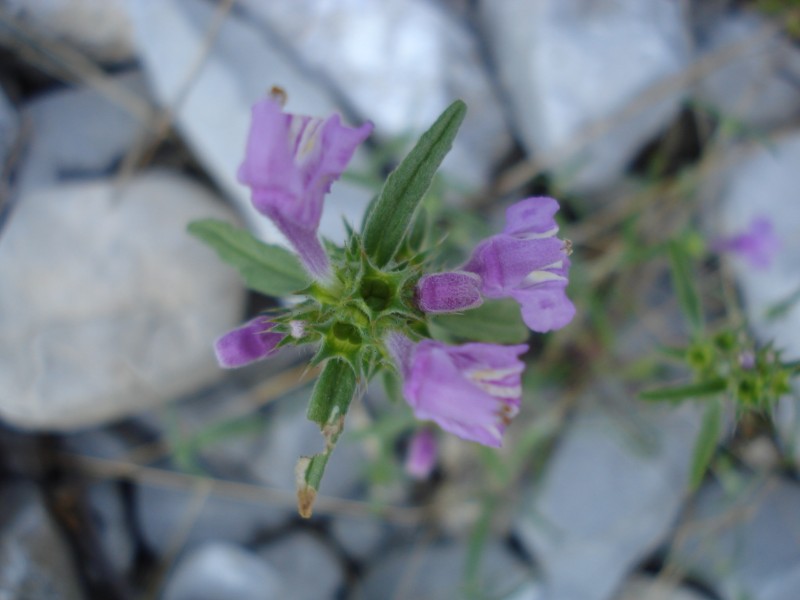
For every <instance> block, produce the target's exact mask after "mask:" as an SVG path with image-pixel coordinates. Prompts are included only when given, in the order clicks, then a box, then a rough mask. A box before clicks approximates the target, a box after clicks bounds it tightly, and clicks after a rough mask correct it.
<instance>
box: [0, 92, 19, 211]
mask: <svg viewBox="0 0 800 600" xmlns="http://www.w3.org/2000/svg"><path fill="white" fill-rule="evenodd" d="M17 135H19V117H18V116H17V111H16V110H15V109H14V107H13V106H12V105H11V101H10V100H9V99H8V97H7V96H6V95H5V94H4V93H3V90H2V89H0V165H3V166H4V167H5V165H6V161H7V160H8V159H9V155H10V153H11V150H12V148H13V147H14V144H15V143H16V140H17ZM4 185H5V184H4ZM0 206H2V205H0Z"/></svg>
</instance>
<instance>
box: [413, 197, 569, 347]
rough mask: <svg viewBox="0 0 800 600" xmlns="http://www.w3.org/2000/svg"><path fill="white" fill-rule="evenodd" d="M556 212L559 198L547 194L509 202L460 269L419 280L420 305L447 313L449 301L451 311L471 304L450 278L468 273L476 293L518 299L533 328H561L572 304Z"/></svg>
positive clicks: (462, 287)
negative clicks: (500, 222) (501, 220)
mask: <svg viewBox="0 0 800 600" xmlns="http://www.w3.org/2000/svg"><path fill="white" fill-rule="evenodd" d="M557 211H558V202H557V201H556V200H554V199H553V198H547V197H537V198H528V199H526V200H522V201H520V202H517V203H516V204H513V205H511V206H510V207H509V208H508V210H507V211H506V226H505V228H504V229H503V233H500V234H497V235H493V236H492V237H490V238H488V239H485V240H483V241H482V242H480V243H479V244H478V246H477V247H476V248H475V250H474V251H473V253H472V257H471V258H470V260H469V262H467V264H466V265H464V266H463V267H462V268H461V270H460V271H458V272H450V273H439V274H435V275H428V276H426V277H423V278H422V279H421V280H420V285H419V286H418V288H417V298H418V304H419V306H420V309H421V310H423V311H426V312H445V311H446V310H447V309H446V308H445V307H447V306H448V304H452V305H453V306H456V308H454V309H450V310H463V309H465V308H473V307H472V306H465V304H466V303H467V300H468V299H469V296H468V294H467V293H466V292H465V291H464V290H465V289H467V290H468V288H466V287H465V286H464V285H463V284H462V283H461V282H460V281H459V280H457V279H455V278H454V276H455V275H456V273H462V274H463V272H465V271H466V272H469V273H473V274H475V275H477V276H478V277H479V281H480V291H481V293H482V294H483V295H484V296H486V297H487V298H508V297H510V298H513V299H514V300H516V301H517V302H518V303H519V304H520V308H521V310H522V319H523V320H524V321H525V324H526V325H527V326H528V327H530V328H531V329H532V330H533V331H538V332H540V333H544V332H546V331H551V330H553V329H559V328H561V327H564V326H565V325H566V324H567V323H569V322H570V321H571V320H572V317H573V316H575V306H574V305H573V304H572V302H571V301H570V300H569V298H567V294H566V287H567V283H568V274H569V266H570V262H569V258H567V256H568V253H569V250H568V247H567V245H566V244H565V242H564V241H562V240H560V239H559V238H557V237H556V234H557V233H558V225H557V224H556V222H555V219H554V218H553V215H555V213H556V212H557ZM434 283H435V284H436V285H435V286H434V285H433V284H434ZM424 286H427V288H426V287H424ZM430 290H434V291H435V294H434V293H433V292H432V291H430ZM426 306H433V307H434V309H436V310H428V309H427V308H426ZM476 306H477V305H476Z"/></svg>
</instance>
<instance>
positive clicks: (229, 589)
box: [161, 542, 287, 600]
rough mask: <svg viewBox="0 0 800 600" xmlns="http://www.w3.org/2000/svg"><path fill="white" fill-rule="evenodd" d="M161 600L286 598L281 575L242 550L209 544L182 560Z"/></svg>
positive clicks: (218, 544) (214, 543)
mask: <svg viewBox="0 0 800 600" xmlns="http://www.w3.org/2000/svg"><path fill="white" fill-rule="evenodd" d="M161 597H162V599H163V600H221V599H222V598H231V599H233V598H236V600H272V599H276V600H277V599H280V598H286V597H287V596H286V591H285V589H284V587H283V584H282V582H281V575H280V573H278V571H276V570H275V569H274V568H273V567H271V566H270V565H269V564H267V563H266V562H265V561H263V560H262V559H260V558H259V557H258V556H256V555H255V554H252V553H250V552H248V551H246V550H244V549H243V548H239V547H238V546H234V545H232V544H224V543H220V542H211V543H208V544H205V545H204V546H202V547H200V548H198V549H197V550H195V551H194V552H192V553H191V554H189V555H188V556H186V557H184V558H183V559H182V560H181V562H180V563H179V564H178V566H177V567H176V569H175V571H174V573H173V574H172V576H171V577H170V580H169V583H167V585H166V587H165V589H164V593H163V595H162V596H161Z"/></svg>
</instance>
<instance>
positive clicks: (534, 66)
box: [481, 0, 690, 192]
mask: <svg viewBox="0 0 800 600" xmlns="http://www.w3.org/2000/svg"><path fill="white" fill-rule="evenodd" d="M481 6H482V15H483V19H484V23H485V27H486V30H487V34H488V37H489V42H490V44H491V50H492V53H493V56H494V59H495V64H496V65H497V67H498V70H499V74H500V77H501V81H502V83H503V84H504V86H505V88H506V90H507V92H508V94H509V96H510V99H511V105H512V108H513V113H514V118H515V121H516V123H517V127H518V128H519V134H520V136H521V140H522V142H523V144H524V145H525V147H526V149H527V150H528V152H529V153H531V154H532V155H533V156H534V158H537V157H541V158H542V159H545V160H548V161H550V160H552V161H554V162H555V164H554V165H553V166H554V167H556V171H557V173H558V174H559V176H560V178H559V183H560V184H561V185H562V186H564V187H565V188H567V189H571V190H575V191H578V192H587V191H595V190H597V189H601V188H603V187H606V186H608V185H610V184H612V183H613V182H614V181H615V180H617V179H618V178H619V176H620V174H621V173H622V172H623V171H624V169H625V167H626V166H627V165H628V164H629V162H630V161H631V159H632V157H633V156H634V154H635V153H636V152H637V151H638V150H639V149H640V148H641V147H642V145H643V144H644V143H645V142H647V141H648V140H649V139H651V138H652V137H653V136H655V135H656V134H658V133H659V131H660V130H662V129H663V128H665V127H666V126H667V124H668V123H669V122H670V120H671V119H672V118H673V117H674V116H675V115H676V114H677V112H678V110H679V108H680V104H681V101H682V98H683V93H682V92H681V91H680V90H679V89H678V90H670V91H665V92H664V93H663V94H659V95H658V97H657V98H653V99H648V100H647V101H646V102H643V103H642V105H641V106H638V105H637V106H636V107H632V108H631V112H630V113H626V114H625V116H624V118H621V120H620V121H619V122H613V123H612V121H613V119H615V118H616V117H615V115H617V114H619V113H620V111H623V110H627V108H626V107H627V106H629V105H630V104H631V103H637V102H639V100H637V98H639V97H640V95H641V94H643V93H645V90H648V89H651V88H652V87H653V86H655V85H659V84H660V83H662V82H663V81H664V80H666V79H668V78H669V77H672V76H675V75H677V74H678V73H680V72H681V71H682V70H683V69H684V68H685V67H686V66H687V65H688V64H689V60H690V52H689V36H688V31H687V24H686V20H685V17H684V15H683V12H682V6H681V3H679V2H674V1H673V0H651V1H649V2H642V1H641V0H532V1H530V2H519V1H517V0H500V1H498V0H491V1H488V0H487V1H484V2H482V3H481ZM604 123H605V124H608V125H609V126H611V127H612V128H611V130H609V131H607V132H606V133H604V134H603V135H600V137H598V138H596V139H594V140H593V141H591V143H588V142H589V141H588V140H583V139H580V138H581V136H582V135H584V132H586V131H587V129H588V128H597V127H600V126H601V125H602V124H604Z"/></svg>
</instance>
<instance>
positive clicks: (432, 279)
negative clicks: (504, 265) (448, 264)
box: [417, 271, 483, 313]
mask: <svg viewBox="0 0 800 600" xmlns="http://www.w3.org/2000/svg"><path fill="white" fill-rule="evenodd" d="M417 304H418V305H419V308H420V309H421V310H422V311H424V312H426V313H444V312H454V311H458V310H468V309H470V308H477V307H478V306H480V305H481V304H483V297H482V296H481V278H480V277H478V276H477V275H476V274H475V273H467V272H466V271H450V272H447V273H433V274H432V275H425V276H423V277H422V278H420V280H419V282H418V283H417Z"/></svg>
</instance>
